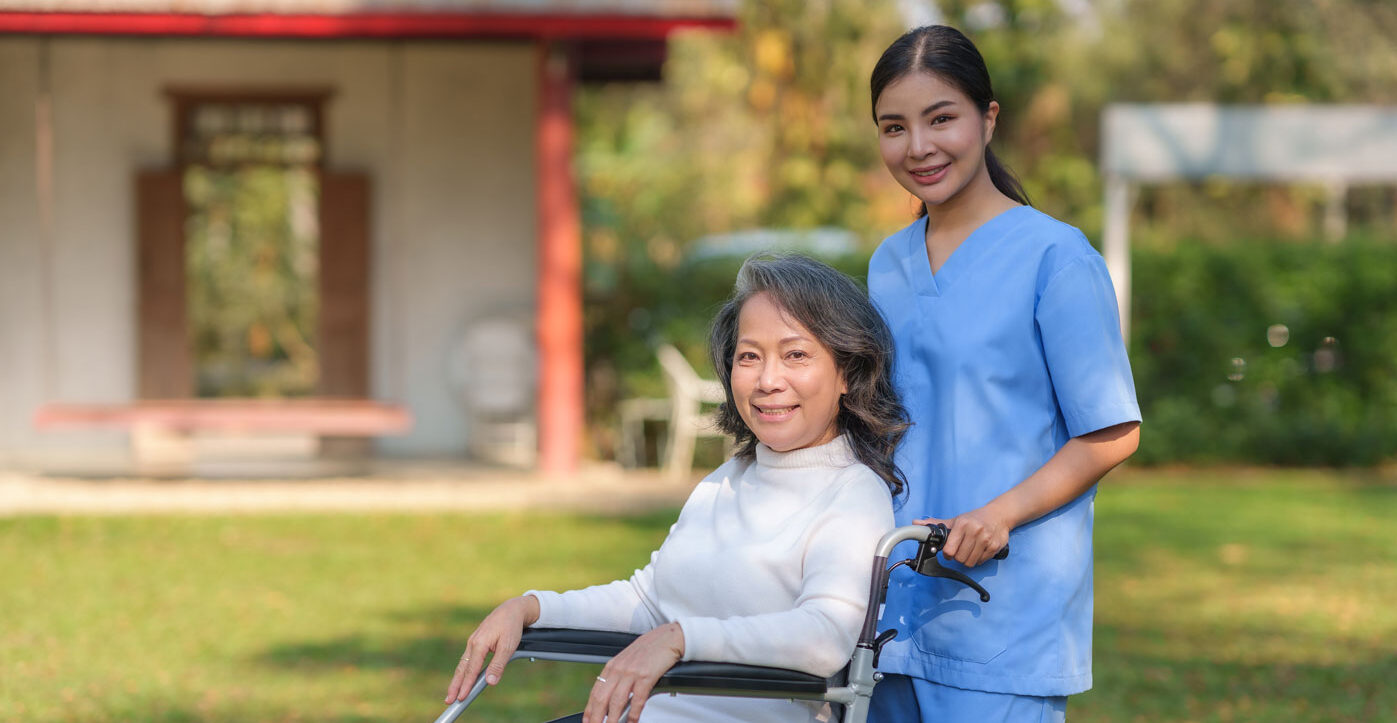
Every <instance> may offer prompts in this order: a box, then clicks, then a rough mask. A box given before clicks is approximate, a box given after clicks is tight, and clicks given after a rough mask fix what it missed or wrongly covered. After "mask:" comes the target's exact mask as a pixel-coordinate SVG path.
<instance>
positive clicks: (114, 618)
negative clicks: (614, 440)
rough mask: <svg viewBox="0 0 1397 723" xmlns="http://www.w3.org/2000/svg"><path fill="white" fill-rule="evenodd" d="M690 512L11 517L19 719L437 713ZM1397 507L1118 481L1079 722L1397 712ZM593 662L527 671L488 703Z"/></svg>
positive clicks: (548, 685)
mask: <svg viewBox="0 0 1397 723" xmlns="http://www.w3.org/2000/svg"><path fill="white" fill-rule="evenodd" d="M671 518H672V513H670V514H652V515H645V516H640V517H626V518H612V519H608V518H596V517H581V518H579V517H567V516H557V515H546V516H545V515H531V514H524V513H519V514H509V515H483V516H467V515H448V514H440V515H438V514H423V515H396V514H395V515H297V516H290V515H267V516H224V517H179V516H172V517H117V518H105V517H37V518H13V519H3V520H0V561H3V564H0V720H5V721H9V720H16V721H20V720H22V721H84V722H102V721H158V722H168V721H227V722H229V723H232V722H234V721H236V722H238V723H245V722H249V721H258V722H262V721H366V722H367V721H390V720H392V721H412V720H419V721H431V720H432V719H433V718H434V717H435V716H436V714H437V713H439V712H440V710H441V705H440V701H441V696H442V695H443V693H444V688H445V684H446V681H447V678H448V676H449V674H450V671H451V667H452V666H453V665H454V663H455V661H456V658H457V656H459V655H460V651H461V648H462V645H463V643H464V640H465V637H466V635H467V634H468V633H469V631H470V629H471V626H472V624H473V622H474V621H475V620H478V619H479V617H480V616H481V615H483V614H484V613H485V612H487V611H488V610H489V609H490V607H491V606H492V605H493V604H494V603H495V602H497V601H498V600H500V599H502V598H504V597H506V596H508V595H511V594H514V593H516V592H518V591H521V590H523V589H525V588H528V587H547V588H567V587H573V586H580V585H584V584H588V583H591V582H597V581H604V580H609V579H613V578H615V577H617V576H622V575H625V574H627V573H629V571H630V570H631V569H632V568H633V567H635V566H637V565H639V564H641V563H643V562H644V561H645V559H646V553H647V552H648V551H649V550H650V549H652V548H653V546H654V545H655V544H657V543H658V542H659V540H660V539H661V538H663V536H664V534H665V531H666V530H667V528H668V525H669V523H670V521H671ZM1394 518H1397V482H1394V481H1393V480H1392V479H1390V478H1388V479H1386V480H1384V479H1381V478H1379V477H1377V476H1365V475H1361V474H1351V473H1342V474H1341V473H1331V472H1306V471H1276V472H1271V471H1268V472H1254V471H1249V472H1238V473H1219V472H1208V471H1205V472H1153V471H1126V472H1124V473H1119V474H1117V475H1116V476H1115V477H1113V478H1112V480H1111V481H1110V482H1108V483H1107V484H1106V486H1105V487H1104V488H1103V490H1102V492H1101V494H1100V496H1099V497H1098V501H1097V561H1098V565H1097V573H1096V575H1097V577H1096V589H1097V639H1096V689H1095V690H1093V691H1092V692H1090V693H1088V694H1085V695H1082V696H1078V697H1076V698H1074V699H1073V702H1072V705H1071V708H1070V709H1071V711H1072V720H1073V721H1101V722H1105V721H1112V722H1114V721H1234V720H1235V721H1287V722H1288V723H1289V722H1294V721H1314V722H1315V723H1319V722H1321V721H1323V722H1325V723H1329V722H1332V721H1397V683H1394V681H1397V605H1394V603H1397V524H1394V521H1397V520H1395V519H1394ZM593 674H595V673H594V672H593V671H588V670H585V669H582V668H581V666H550V665H548V664H542V663H539V664H533V665H530V664H516V667H515V668H512V669H511V671H510V672H509V673H508V674H507V675H506V677H505V681H504V684H503V685H502V686H501V688H500V689H498V690H496V691H493V692H492V694H488V695H487V696H486V698H483V699H482V702H481V704H480V705H478V706H477V707H476V708H473V711H477V710H478V715H476V716H474V717H472V718H471V720H481V721H489V720H494V721H513V720H522V721H528V720H543V719H544V718H545V717H546V714H548V713H549V712H554V711H556V712H564V711H565V710H566V709H568V707H569V700H570V696H571V695H575V694H576V691H580V690H584V689H585V687H586V685H587V683H588V681H589V680H590V676H591V675H593Z"/></svg>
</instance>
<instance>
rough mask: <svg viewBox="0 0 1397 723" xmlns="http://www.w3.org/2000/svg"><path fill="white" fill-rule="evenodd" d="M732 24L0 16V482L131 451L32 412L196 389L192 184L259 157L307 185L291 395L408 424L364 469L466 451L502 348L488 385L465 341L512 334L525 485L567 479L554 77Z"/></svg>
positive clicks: (143, 5) (568, 239) (705, 15)
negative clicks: (396, 411) (309, 319)
mask: <svg viewBox="0 0 1397 723" xmlns="http://www.w3.org/2000/svg"><path fill="white" fill-rule="evenodd" d="M734 14H735V3H734V2H732V1H730V0H650V1H648V2H647V1H643V0H552V1H546V0H387V1H382V0H184V1H179V0H0V97H3V98H4V100H3V102H0V465H4V464H6V463H8V464H11V465H30V464H37V463H38V462H39V461H41V460H43V459H48V458H52V457H53V456H55V455H63V454H66V453H67V452H69V451H71V450H75V449H79V448H81V449H94V448H95V449H117V448H122V447H123V446H124V445H125V444H126V443H127V435H128V432H127V431H126V430H123V429H119V428H118V429H110V428H98V427H94V428H92V429H70V430H67V431H63V432H61V433H55V432H50V431H45V430H42V429H38V428H36V425H35V423H34V422H35V413H36V410H38V409H40V408H41V407H43V406H44V405H46V404H50V403H54V402H59V403H72V404H78V403H81V404H92V403H98V404H105V405H116V406H130V405H133V404H136V403H138V402H139V401H140V400H147V399H182V398H189V397H193V396H196V394H197V388H198V387H200V385H201V382H200V381H199V380H200V379H202V378H203V377H201V374H203V372H201V371H200V370H199V369H198V368H196V367H197V366H198V364H199V362H198V360H195V359H193V358H192V357H191V355H192V351H191V349H192V344H191V339H190V335H191V333H192V332H191V331H190V329H191V323H192V322H191V319H190V318H189V317H190V311H189V308H190V307H189V299H191V298H193V296H195V295H198V294H199V293H200V291H201V289H200V288H199V287H198V284H199V283H200V282H199V281H198V279H197V278H193V277H191V276H190V273H189V271H188V264H189V263H190V261H189V254H188V253H187V248H186V247H187V244H188V243H189V241H188V238H187V237H188V236H189V235H190V234H195V235H198V234H205V231H206V230H207V228H211V226H208V224H210V223H214V222H215V221H217V219H215V220H214V221H210V218H208V217H203V216H200V217H198V218H196V216H197V215H198V213H199V212H200V211H199V209H200V208H203V207H202V206H199V203H201V201H199V199H197V198H194V197H193V196H192V195H191V194H195V190H192V189H194V188H195V187H196V186H198V182H196V181H195V180H191V179H192V177H191V176H190V173H191V169H200V168H202V169H210V168H212V169H218V168H244V167H249V166H266V167H273V168H294V169H299V170H298V171H297V172H298V173H300V174H301V175H300V176H298V178H302V179H304V178H309V179H311V181H310V182H312V183H313V185H314V193H313V194H311V195H309V196H307V195H306V194H305V193H301V194H300V196H302V197H303V198H300V201H299V205H297V204H295V203H293V204H291V205H292V206H294V209H293V210H292V211H291V212H290V216H293V217H296V218H299V219H300V221H299V222H293V223H292V224H291V226H297V223H299V224H300V225H301V226H304V227H305V228H307V229H310V230H311V231H312V232H313V233H312V235H313V236H316V237H317V238H316V241H315V243H317V244H318V247H317V249H318V264H319V265H318V268H317V270H316V272H315V275H314V276H315V280H314V281H313V284H314V286H315V289H314V290H313V291H309V292H307V293H308V294H309V297H310V298H313V299H314V303H315V306H316V307H317V309H318V316H317V321H315V328H314V329H313V330H311V331H310V332H309V333H307V334H304V336H306V337H307V338H309V339H313V343H314V345H315V348H316V352H317V353H318V357H317V360H316V362H315V364H316V365H317V367H318V374H317V376H316V381H315V389H314V390H313V393H314V394H315V395H316V396H329V397H339V398H348V399H356V400H366V401H372V400H379V401H388V402H393V403H398V404H401V405H403V406H404V407H406V409H407V410H408V411H410V413H411V415H412V417H413V419H414V420H415V424H414V425H413V426H412V428H411V431H409V432H407V433H406V434H402V435H398V436H386V437H383V438H380V439H378V440H377V441H376V443H375V445H376V449H377V450H378V451H379V452H380V453H382V454H387V455H395V456H461V455H464V454H466V453H468V451H469V450H470V449H471V448H472V444H471V441H472V438H473V436H474V437H476V438H477V439H478V438H479V435H480V434H482V430H483V429H484V427H482V426H480V425H479V424H473V423H472V419H473V418H472V415H471V413H470V412H469V410H468V409H467V405H466V404H463V402H462V394H463V392H462V389H461V385H460V383H459V380H460V379H461V378H462V377H465V378H466V379H467V380H468V381H467V383H469V380H471V379H474V380H482V379H483V380H501V379H503V380H508V379H511V378H516V377H519V376H520V373H519V372H520V369H519V368H520V367H521V366H522V362H520V361H519V360H520V359H521V358H522V357H519V356H512V357H509V358H504V359H499V360H496V361H495V362H493V363H494V364H495V365H496V367H498V368H495V367H490V364H491V363H492V362H490V361H489V358H490V355H489V354H485V355H480V354H476V355H474V356H471V355H469V354H466V355H463V354H462V353H461V352H460V349H461V345H462V344H463V343H465V342H464V341H463V340H468V339H471V338H476V337H472V336H471V334H472V330H474V329H479V328H482V325H484V327H486V328H489V326H490V325H491V324H495V325H496V326H497V327H498V326H499V325H500V324H501V323H502V322H509V321H511V320H513V321H515V322H517V323H519V324H522V325H523V328H525V329H527V330H528V331H527V338H526V343H525V345H524V346H528V342H534V341H536V344H535V345H534V348H532V349H526V350H525V351H528V352H531V353H532V355H533V356H532V358H534V359H536V360H537V366H536V369H537V371H536V372H534V371H533V369H534V368H535V367H533V366H529V371H528V372H527V373H525V374H523V375H522V376H523V379H524V384H525V385H526V386H527V387H528V388H527V389H525V390H523V391H522V392H521V393H522V394H523V395H524V397H527V399H528V400H530V402H529V404H530V408H529V409H528V410H527V411H525V412H524V413H523V414H522V419H520V420H516V421H518V422H520V423H521V424H522V425H523V426H525V427H528V428H530V429H536V430H537V449H538V456H537V464H538V465H539V466H540V467H541V468H542V469H543V470H545V471H549V472H566V471H568V470H570V469H571V468H572V467H573V466H574V465H575V464H576V461H577V458H578V454H579V443H580V438H581V432H582V354H581V343H582V331H581V309H580V304H581V292H580V273H581V259H580V257H581V244H580V238H579V221H578V217H577V204H576V192H575V189H574V186H573V180H572V173H571V168H570V162H571V142H572V138H571V135H572V134H571V94H572V91H573V88H574V87H575V84H576V83H585V82H593V81H628V80H652V79H657V78H658V76H659V69H660V65H661V63H662V62H663V59H664V55H665V43H666V38H667V37H668V36H669V35H670V34H671V33H672V32H674V31H676V30H679V29H684V28H708V29H717V30H722V29H727V28H730V27H732V25H733V22H734ZM205 185H207V184H205ZM294 185H295V184H289V185H288V184H283V186H281V187H282V188H292V187H293V186H294ZM200 187H202V186H200ZM285 193H292V195H296V194H295V193H293V192H292V191H285ZM306 198H309V199H310V200H309V201H307V200H306ZM296 209H299V210H296ZM204 210H205V211H207V209H204ZM206 215H207V214H206ZM224 221H226V219H224ZM219 223H222V221H219ZM199 224H204V225H203V226H200V225H199ZM220 228H221V227H220ZM199 229H205V231H200V230H199ZM199 237H200V238H203V236H199ZM191 278H193V280H192V281H191ZM191 285H193V286H194V287H195V288H191ZM200 298H202V297H200ZM502 328H507V327H502ZM264 331H265V330H264ZM267 333H268V334H271V335H272V336H273V337H274V336H275V333H276V330H272V331H271V332H267ZM292 336H295V335H294V334H293V335H292ZM487 338H488V337H487ZM254 341H255V340H254ZM283 342H286V340H285V339H281V338H280V337H276V338H274V339H273V340H272V341H265V340H264V341H263V342H261V343H273V344H276V345H284V344H283ZM286 343H287V344H293V342H286ZM516 346H517V345H516ZM502 356H508V355H502ZM463 358H469V359H482V358H483V359H485V361H481V362H478V363H479V364H484V365H485V367H484V368H472V369H469V370H465V371H463V370H462V369H460V366H461V365H462V364H463V363H467V362H463V361H462V359H463ZM472 363H474V362H472ZM511 375H513V376H512V377H511ZM453 380H457V381H456V382H453ZM491 383H493V382H491ZM514 396H516V397H519V396H520V395H519V394H516V395H514ZM477 421H478V420H477Z"/></svg>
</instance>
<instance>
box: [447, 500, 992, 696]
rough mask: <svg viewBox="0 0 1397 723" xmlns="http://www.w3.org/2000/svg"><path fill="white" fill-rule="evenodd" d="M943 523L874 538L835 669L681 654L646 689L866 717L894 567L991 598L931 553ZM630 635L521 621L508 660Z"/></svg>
mask: <svg viewBox="0 0 1397 723" xmlns="http://www.w3.org/2000/svg"><path fill="white" fill-rule="evenodd" d="M949 531H950V530H949V529H948V528H947V527H946V526H945V525H933V526H925V525H907V526H905V527H899V528H897V529H894V530H892V531H891V532H889V533H887V534H886V535H884V536H883V538H882V539H881V540H879V542H878V547H877V551H876V553H875V554H874V558H873V579H872V583H871V584H870V586H869V595H868V611H867V613H866V614H865V615H864V621H863V628H862V630H861V631H860V633H859V638H858V643H857V644H856V645H855V646H854V654H853V657H851V658H850V660H849V663H848V665H846V666H845V667H844V668H843V669H842V670H840V671H839V672H838V673H835V674H834V675H832V676H830V677H828V678H822V677H820V676H817V675H811V674H809V673H803V672H800V671H796V670H784V669H780V668H769V667H764V666H758V665H743V664H737V663H718V662H702V661H681V662H679V663H678V664H676V665H675V666H674V667H672V668H670V669H669V671H668V672H666V673H665V674H664V675H663V676H661V677H660V680H659V682H658V683H656V684H655V687H654V689H653V690H652V691H651V693H650V695H651V696H655V695H659V694H672V695H678V694H686V695H710V696H725V697H740V698H788V699H792V700H805V701H815V702H825V703H830V704H833V705H832V706H831V707H832V708H833V709H834V712H835V713H836V715H838V714H842V717H841V718H836V720H841V721H842V722H843V723H865V721H866V720H867V718H868V708H869V703H870V701H871V700H872V697H873V688H874V686H876V685H877V684H878V681H880V680H882V678H883V674H882V673H879V672H878V655H879V653H880V652H881V651H882V649H883V646H884V645H885V644H887V643H888V641H890V640H892V639H893V638H894V637H896V636H897V630H894V629H889V630H884V631H883V632H881V633H879V632H878V631H877V625H878V614H879V611H880V610H881V608H882V606H883V600H884V597H885V596H886V595H887V589H888V579H889V576H890V575H891V573H892V571H893V570H895V569H897V568H898V567H902V566H907V567H910V568H911V569H913V570H915V571H916V572H918V573H920V574H922V575H926V576H928V577H940V578H945V579H948V580H954V581H955V582H958V583H961V584H963V585H966V586H968V587H970V588H972V589H974V590H975V592H977V593H979V595H980V600H981V602H989V601H990V594H989V592H987V591H986V590H985V589H984V588H983V587H981V586H980V584H979V583H977V582H975V581H974V580H972V579H970V578H969V577H967V576H966V575H965V574H964V573H962V572H960V571H959V570H955V569H952V568H948V567H945V566H943V565H942V564H941V562H940V560H939V559H938V555H939V554H940V553H941V548H942V547H944V546H945V544H946V536H947V534H948V533H949ZM909 540H910V541H915V542H916V543H917V552H916V554H915V555H914V556H913V557H911V558H908V559H905V560H900V561H898V562H895V563H893V564H892V565H888V557H889V556H891V555H892V553H893V548H895V547H897V546H898V545H899V544H901V543H903V542H906V541H909ZM1008 554H1009V548H1007V547H1006V548H1004V549H1003V550H1000V551H999V554H997V555H995V559H998V560H1003V559H1005V558H1006V557H1008ZM637 637H639V636H637V635H634V634H632V633H623V632H614V631H607V630H575V629H562V628H526V629H525V630H524V634H523V638H522V639H521V640H520V642H519V648H518V650H516V651H515V652H514V655H513V656H511V657H510V661H511V662H512V661H514V660H517V659H519V658H527V659H529V660H531V661H536V660H550V661H562V662H571V663H595V664H605V663H606V662H607V661H608V660H610V659H611V658H612V657H613V656H615V655H616V654H618V653H620V652H621V650H622V649H624V648H625V647H626V646H627V645H630V643H631V642H632V641H633V640H635V639H636V638H637ZM485 687H486V683H485V676H484V675H481V676H480V677H479V679H477V680H476V682H475V685H474V686H472V688H471V690H470V692H469V693H468V694H467V696H466V697H465V698H464V699H463V700H460V701H456V702H454V703H452V704H451V705H449V706H448V707H447V708H446V710H445V711H443V712H442V713H441V715H440V716H438V717H437V719H436V721H435V723H452V722H453V721H456V720H457V719H458V718H460V716H461V714H462V713H464V712H465V711H466V709H467V708H469V707H470V704H471V703H472V702H473V701H474V700H475V699H476V698H477V697H479V696H480V694H481V693H482V692H483V691H484V690H485ZM627 712H629V708H627ZM581 720H582V714H581V713H577V714H575V715H571V716H565V717H563V718H558V719H556V720H554V721H551V722H550V723H581Z"/></svg>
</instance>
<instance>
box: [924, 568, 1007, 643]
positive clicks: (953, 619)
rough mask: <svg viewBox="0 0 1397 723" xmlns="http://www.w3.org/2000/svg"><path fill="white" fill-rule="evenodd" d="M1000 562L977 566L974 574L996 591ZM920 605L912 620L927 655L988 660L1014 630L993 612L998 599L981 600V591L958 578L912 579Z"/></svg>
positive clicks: (980, 581) (977, 579)
mask: <svg viewBox="0 0 1397 723" xmlns="http://www.w3.org/2000/svg"><path fill="white" fill-rule="evenodd" d="M998 566H999V563H998V562H994V561H991V562H987V563H985V564H983V565H981V566H980V567H978V568H976V570H975V575H974V577H975V578H976V581H977V582H979V583H980V584H981V585H984V586H985V587H986V588H987V589H989V590H990V595H991V596H993V595H994V590H993V587H992V586H993V584H994V583H993V581H994V579H995V577H996V575H995V573H996V572H997V568H998ZM908 582H909V583H911V585H910V586H911V587H914V588H915V589H914V590H909V591H908V592H910V593H911V594H912V595H913V596H914V597H913V598H912V599H914V600H922V601H925V603H924V604H923V605H921V606H919V608H918V611H917V617H916V619H915V620H913V621H912V623H913V624H912V626H911V627H912V630H913V633H912V642H913V644H914V645H916V646H917V649H918V650H921V651H922V652H923V653H926V654H927V655H934V656H936V657H939V658H948V659H951V660H960V661H964V662H968V663H980V664H983V663H988V662H990V661H991V660H994V659H995V658H997V657H999V655H1000V654H1002V653H1003V652H1004V651H1005V650H1006V649H1007V648H1008V647H1009V643H1008V639H1009V636H1010V630H1009V629H1008V628H1007V627H1006V626H1005V625H1004V622H1005V621H1004V616H1003V615H995V614H993V608H992V607H991V606H993V605H994V604H995V601H994V599H993V597H991V601H990V602H988V603H982V602H980V594H979V593H977V592H975V591H974V590H972V589H971V588H969V587H966V586H965V585H962V584H960V583H958V582H952V581H950V580H944V579H940V578H925V577H921V576H917V578H916V579H915V581H913V580H909V581H908Z"/></svg>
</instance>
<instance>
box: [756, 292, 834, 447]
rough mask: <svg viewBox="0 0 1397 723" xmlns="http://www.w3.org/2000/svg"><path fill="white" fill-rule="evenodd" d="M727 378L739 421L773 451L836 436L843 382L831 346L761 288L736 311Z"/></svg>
mask: <svg viewBox="0 0 1397 723" xmlns="http://www.w3.org/2000/svg"><path fill="white" fill-rule="evenodd" d="M731 383H732V396H733V402H734V403H735V404H736V405H737V412H738V414H740V415H741V416H742V421H744V422H746V423H747V428H748V429H750V430H752V433H753V434H755V435H756V436H757V439H758V440H760V441H761V442H762V443H763V444H765V445H766V446H768V447H770V448H772V449H774V450H776V451H777V452H789V451H791V450H795V449H803V448H805V447H813V446H816V445H820V444H824V443H826V442H829V441H832V440H833V439H834V438H835V437H837V436H839V427H838V424H837V423H836V421H837V418H838V416H839V398H840V396H841V395H843V394H844V393H845V392H846V391H848V387H847V386H846V385H845V383H844V374H843V373H842V372H841V371H840V370H839V367H838V366H837V365H836V364H835V363H834V354H833V352H831V351H830V350H829V349H828V348H827V347H825V345H824V344H822V343H820V341H819V340H818V339H816V338H815V335H814V334H811V333H810V330H809V329H806V328H805V327H804V326H802V325H801V324H800V322H798V321H796V320H795V319H793V318H791V316H790V315H789V314H787V313H786V312H785V310H784V309H782V308H781V307H779V306H777V305H776V304H775V303H774V302H773V301H772V300H771V297H770V296H769V295H768V294H766V293H760V294H757V295H756V296H753V297H752V298H750V299H748V300H747V303H745V304H743V305H742V310H741V311H740V312H739V313H738V317H737V348H736V351H735V352H734V353H733V360H732V382H731Z"/></svg>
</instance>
